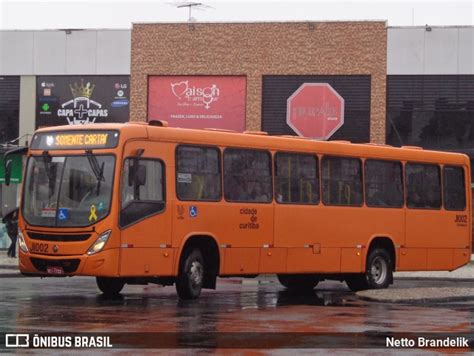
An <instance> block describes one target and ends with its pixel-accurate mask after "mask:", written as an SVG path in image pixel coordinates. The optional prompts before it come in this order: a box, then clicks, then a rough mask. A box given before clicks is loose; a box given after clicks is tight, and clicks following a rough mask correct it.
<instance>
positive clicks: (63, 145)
mask: <svg viewBox="0 0 474 356" xmlns="http://www.w3.org/2000/svg"><path fill="white" fill-rule="evenodd" d="M118 138H119V133H118V131H103V130H96V131H63V132H41V133H37V134H36V135H35V136H34V137H33V141H32V142H31V149H33V150H55V149H56V150H59V149H91V148H114V147H117V144H118Z"/></svg>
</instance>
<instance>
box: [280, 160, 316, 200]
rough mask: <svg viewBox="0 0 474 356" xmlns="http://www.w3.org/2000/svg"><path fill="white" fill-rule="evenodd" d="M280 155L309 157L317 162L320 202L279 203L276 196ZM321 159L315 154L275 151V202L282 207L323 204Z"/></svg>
mask: <svg viewBox="0 0 474 356" xmlns="http://www.w3.org/2000/svg"><path fill="white" fill-rule="evenodd" d="M280 154H287V155H295V156H309V157H312V158H314V159H315V160H316V165H315V170H316V174H317V181H316V182H315V183H317V184H316V185H317V186H316V189H317V190H318V200H317V201H316V202H314V203H311V202H308V203H302V202H283V201H282V202H280V201H278V199H276V196H277V193H278V192H277V191H276V190H277V184H276V183H277V182H276V181H277V158H278V156H279V155H280ZM320 161H321V160H320V158H319V156H318V155H317V154H315V153H309V152H292V151H275V154H274V155H273V167H272V169H273V181H274V183H273V185H274V192H273V197H275V198H274V200H275V202H276V203H277V204H281V205H310V206H317V205H320V204H321V202H322V198H321V172H320Z"/></svg>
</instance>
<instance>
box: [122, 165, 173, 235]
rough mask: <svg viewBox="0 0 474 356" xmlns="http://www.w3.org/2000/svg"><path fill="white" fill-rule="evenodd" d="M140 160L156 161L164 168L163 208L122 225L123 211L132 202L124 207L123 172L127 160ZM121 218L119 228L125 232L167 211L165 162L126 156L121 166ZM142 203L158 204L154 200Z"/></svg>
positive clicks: (162, 177)
mask: <svg viewBox="0 0 474 356" xmlns="http://www.w3.org/2000/svg"><path fill="white" fill-rule="evenodd" d="M136 158H138V161H154V162H160V163H161V167H162V172H161V179H162V190H163V208H162V209H160V210H158V211H154V212H153V213H150V214H147V215H144V216H142V217H141V218H140V219H137V220H134V221H132V222H130V223H128V224H122V218H121V216H122V211H123V210H124V209H125V208H126V207H128V206H130V205H131V204H132V203H133V201H132V202H129V203H128V204H127V205H125V206H124V207H123V206H122V188H123V186H122V183H123V180H122V176H123V172H124V167H125V161H126V160H127V159H136ZM118 196H119V203H120V205H119V213H118V214H119V216H118V225H119V228H120V230H123V229H126V228H128V227H130V226H132V225H135V224H137V223H139V222H141V221H143V220H145V219H148V218H150V217H152V216H155V215H159V214H163V213H164V212H165V211H166V207H167V200H166V165H165V162H164V161H163V160H162V159H160V158H153V157H137V156H126V157H124V158H123V161H122V165H121V170H120V191H119V194H118ZM140 202H144V203H147V202H156V201H154V200H140Z"/></svg>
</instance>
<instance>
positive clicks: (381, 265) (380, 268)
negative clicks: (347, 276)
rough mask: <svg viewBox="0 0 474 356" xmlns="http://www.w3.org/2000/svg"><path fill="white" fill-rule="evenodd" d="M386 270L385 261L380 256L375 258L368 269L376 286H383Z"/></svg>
mask: <svg viewBox="0 0 474 356" xmlns="http://www.w3.org/2000/svg"><path fill="white" fill-rule="evenodd" d="M387 270H388V268H387V261H385V259H383V258H382V257H380V256H377V257H375V258H374V260H373V261H372V266H371V268H370V274H371V276H372V280H373V281H374V282H375V283H376V284H383V283H384V281H385V279H386V278H387Z"/></svg>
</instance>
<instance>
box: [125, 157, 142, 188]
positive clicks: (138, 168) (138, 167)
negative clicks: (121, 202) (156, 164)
mask: <svg viewBox="0 0 474 356" xmlns="http://www.w3.org/2000/svg"><path fill="white" fill-rule="evenodd" d="M145 183H146V166H144V165H142V164H139V163H135V164H134V165H133V166H131V167H130V171H129V172H128V185H129V187H131V186H140V185H145Z"/></svg>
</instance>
